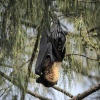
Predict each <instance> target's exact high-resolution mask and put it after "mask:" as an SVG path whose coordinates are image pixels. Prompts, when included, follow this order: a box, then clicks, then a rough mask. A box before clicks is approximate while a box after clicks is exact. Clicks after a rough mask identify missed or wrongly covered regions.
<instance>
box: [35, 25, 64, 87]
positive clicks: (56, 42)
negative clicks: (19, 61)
mask: <svg viewBox="0 0 100 100" xmlns="http://www.w3.org/2000/svg"><path fill="white" fill-rule="evenodd" d="M58 28H59V29H58ZM65 35H66V33H65V32H64V31H63V30H62V28H61V27H60V25H59V26H57V28H55V29H54V30H53V31H52V32H51V35H48V36H47V35H45V34H43V35H42V37H41V41H40V49H39V54H38V58H37V62H36V67H35V73H36V74H37V75H39V76H40V77H39V78H38V79H36V82H37V83H41V84H43V85H44V86H45V87H52V86H54V85H55V84H57V81H58V79H59V72H60V68H61V62H62V60H63V58H64V55H65V46H64V44H65V41H66V37H65Z"/></svg>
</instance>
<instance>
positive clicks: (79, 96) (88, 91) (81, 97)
mask: <svg viewBox="0 0 100 100" xmlns="http://www.w3.org/2000/svg"><path fill="white" fill-rule="evenodd" d="M99 89H100V84H97V85H95V86H93V87H91V88H90V89H88V90H86V91H84V92H83V93H81V94H78V95H77V96H75V97H73V98H72V99H70V100H82V99H84V98H85V97H87V96H89V95H91V94H92V93H94V92H96V91H97V90H99Z"/></svg>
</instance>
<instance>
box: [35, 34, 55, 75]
mask: <svg viewBox="0 0 100 100" xmlns="http://www.w3.org/2000/svg"><path fill="white" fill-rule="evenodd" d="M47 56H48V57H49V58H50V61H51V63H52V62H53V61H54V56H53V53H52V44H51V43H50V42H48V38H47V37H46V36H44V35H43V36H42V38H41V41H40V49H39V54H38V57H37V62H36V67H35V73H36V74H37V75H41V73H42V68H43V64H44V61H45V59H46V57H47Z"/></svg>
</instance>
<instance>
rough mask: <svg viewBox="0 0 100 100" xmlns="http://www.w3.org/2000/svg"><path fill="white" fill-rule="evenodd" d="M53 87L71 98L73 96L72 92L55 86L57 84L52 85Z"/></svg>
mask: <svg viewBox="0 0 100 100" xmlns="http://www.w3.org/2000/svg"><path fill="white" fill-rule="evenodd" d="M53 88H54V89H56V90H58V91H60V92H62V93H63V94H65V95H67V96H69V97H70V98H73V97H74V96H73V95H72V94H70V93H69V92H67V91H65V90H63V89H61V88H59V87H57V86H54V87H53Z"/></svg>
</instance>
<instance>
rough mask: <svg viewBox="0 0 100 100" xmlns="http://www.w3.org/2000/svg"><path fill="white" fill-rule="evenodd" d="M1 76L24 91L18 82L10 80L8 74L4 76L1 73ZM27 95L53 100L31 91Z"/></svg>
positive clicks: (43, 99) (42, 99)
mask: <svg viewBox="0 0 100 100" xmlns="http://www.w3.org/2000/svg"><path fill="white" fill-rule="evenodd" d="M0 75H1V76H2V77H4V78H6V79H7V80H8V81H9V82H11V83H13V84H14V85H16V86H17V87H18V88H20V89H21V90H22V89H23V87H21V86H20V85H19V84H18V82H16V81H13V80H12V79H10V77H9V76H7V75H6V74H4V73H3V72H1V71H0ZM26 93H28V94H30V95H32V96H34V97H36V98H39V99H41V100H51V99H49V98H47V97H43V96H41V95H39V94H36V93H33V92H32V91H30V90H29V89H28V90H27V91H26Z"/></svg>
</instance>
